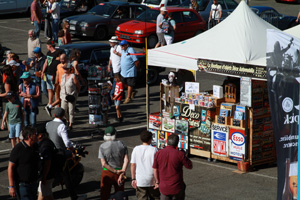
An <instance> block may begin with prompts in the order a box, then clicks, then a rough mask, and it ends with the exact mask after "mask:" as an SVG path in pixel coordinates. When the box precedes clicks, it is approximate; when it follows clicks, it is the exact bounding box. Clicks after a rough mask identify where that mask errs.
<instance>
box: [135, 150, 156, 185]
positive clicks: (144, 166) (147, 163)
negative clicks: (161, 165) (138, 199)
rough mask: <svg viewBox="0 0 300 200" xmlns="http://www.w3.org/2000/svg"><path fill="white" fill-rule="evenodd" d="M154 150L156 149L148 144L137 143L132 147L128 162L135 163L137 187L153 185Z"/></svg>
mask: <svg viewBox="0 0 300 200" xmlns="http://www.w3.org/2000/svg"><path fill="white" fill-rule="evenodd" d="M156 152H157V149H156V148H155V147H152V146H150V145H139V146H136V147H134V149H133V151H132V154H131V161H130V163H135V164H136V170H135V176H136V183H137V186H138V187H151V186H154V176H153V169H152V165H153V161H154V154H155V153H156Z"/></svg>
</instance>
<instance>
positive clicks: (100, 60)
mask: <svg viewBox="0 0 300 200" xmlns="http://www.w3.org/2000/svg"><path fill="white" fill-rule="evenodd" d="M58 48H59V49H61V50H63V51H64V52H65V53H66V55H67V57H69V56H70V53H71V51H72V50H73V49H79V50H80V51H81V56H80V61H79V64H78V68H79V71H80V74H81V76H82V78H83V80H84V81H85V83H86V84H85V87H82V88H81V90H80V93H81V94H85V93H86V92H87V90H88V84H87V83H88V81H87V77H88V69H89V66H92V65H104V66H107V65H108V61H109V57H110V45H109V44H105V43H98V42H97V43H96V42H91V43H72V44H66V45H63V46H60V47H58ZM138 59H139V61H140V63H141V64H140V68H139V69H138V77H141V78H139V79H138V81H145V80H146V79H145V77H146V71H145V69H146V56H144V55H140V56H138ZM164 70H165V68H162V67H150V68H149V70H148V74H149V76H148V77H149V84H153V83H155V82H156V81H157V79H158V74H159V72H161V71H164Z"/></svg>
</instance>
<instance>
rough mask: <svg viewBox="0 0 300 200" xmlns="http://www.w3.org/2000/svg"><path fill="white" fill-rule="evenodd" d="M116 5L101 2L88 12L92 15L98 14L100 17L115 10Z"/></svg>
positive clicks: (108, 15)
mask: <svg viewBox="0 0 300 200" xmlns="http://www.w3.org/2000/svg"><path fill="white" fill-rule="evenodd" d="M117 7H118V6H116V5H112V4H107V3H102V4H100V5H97V6H95V7H93V8H92V9H91V10H90V11H88V13H90V14H93V15H100V16H102V17H110V16H111V15H112V14H113V13H114V12H115V10H116V9H117Z"/></svg>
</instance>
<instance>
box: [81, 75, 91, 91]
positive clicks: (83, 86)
mask: <svg viewBox="0 0 300 200" xmlns="http://www.w3.org/2000/svg"><path fill="white" fill-rule="evenodd" d="M82 80H83V82H84V85H83V83H80V86H81V87H80V95H85V94H86V93H87V91H88V87H89V86H88V80H87V79H86V78H85V77H82Z"/></svg>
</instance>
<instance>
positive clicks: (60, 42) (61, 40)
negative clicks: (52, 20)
mask: <svg viewBox="0 0 300 200" xmlns="http://www.w3.org/2000/svg"><path fill="white" fill-rule="evenodd" d="M64 35H65V32H64V30H60V31H58V34H57V37H58V46H62V45H64V44H65V39H64Z"/></svg>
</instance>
